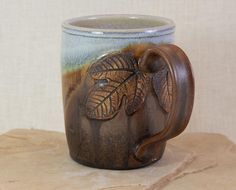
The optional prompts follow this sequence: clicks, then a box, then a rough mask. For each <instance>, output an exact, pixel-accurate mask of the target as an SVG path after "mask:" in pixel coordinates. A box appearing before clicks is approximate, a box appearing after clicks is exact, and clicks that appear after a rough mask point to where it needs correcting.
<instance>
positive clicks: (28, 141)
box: [0, 129, 236, 190]
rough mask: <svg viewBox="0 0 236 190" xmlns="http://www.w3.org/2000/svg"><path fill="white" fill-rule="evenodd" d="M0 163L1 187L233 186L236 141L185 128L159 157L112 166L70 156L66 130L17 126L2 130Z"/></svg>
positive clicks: (168, 189)
mask: <svg viewBox="0 0 236 190" xmlns="http://www.w3.org/2000/svg"><path fill="white" fill-rule="evenodd" d="M0 168H1V170H0V189H1V190H22V189H35V190H41V189H42V190H44V189H48V190H51V189H59V190H60V189H63V190H64V189H70V190H78V189H83V190H151V189H158V190H159V189H165V190H178V189H180V190H182V189H191V190H199V189H206V190H208V189H209V190H212V189H214V190H222V189H234V188H235V187H236V181H235V178H236V146H235V144H233V143H232V142H230V141H229V140H228V139H227V138H226V137H224V136H222V135H218V134H205V133H193V134H191V133H190V134H184V135H181V136H180V137H178V138H175V139H173V140H170V141H169V142H168V144H167V147H166V151H165V153H164V156H163V159H161V160H160V161H158V162H157V163H155V164H152V165H150V166H148V167H146V168H141V169H135V170H128V171H111V170H101V169H95V168H90V167H86V166H83V165H80V164H77V163H75V162H72V161H71V158H70V157H69V154H68V149H67V143H66V138H65V134H63V133H59V132H49V131H41V130H25V129H24V130H23V129H16V130H13V131H10V132H8V133H6V134H3V135H1V136H0Z"/></svg>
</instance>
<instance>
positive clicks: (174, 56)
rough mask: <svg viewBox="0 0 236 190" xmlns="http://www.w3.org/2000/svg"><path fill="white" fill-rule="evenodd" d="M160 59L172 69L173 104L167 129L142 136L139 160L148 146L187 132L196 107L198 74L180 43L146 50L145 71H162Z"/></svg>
mask: <svg viewBox="0 0 236 190" xmlns="http://www.w3.org/2000/svg"><path fill="white" fill-rule="evenodd" d="M160 62H162V64H164V66H165V67H166V68H167V69H168V74H169V77H170V80H171V82H172V94H171V96H172V97H171V100H172V103H171V106H170V108H169V112H168V115H167V120H166V123H165V127H164V129H163V130H162V131H160V132H159V133H157V134H155V135H153V136H151V137H147V138H144V139H142V140H141V142H139V143H138V144H137V145H136V146H135V150H134V157H135V158H136V159H137V160H139V161H142V155H143V154H144V151H145V148H146V147H147V146H148V145H151V144H153V143H163V142H165V141H167V140H168V139H170V138H173V137H175V136H177V135H179V134H180V133H181V132H183V130H184V129H185V128H186V126H187V124H188V122H189V119H190V115H191V112H192V108H193V101H194V77H193V73H192V69H191V64H190V61H189V59H188V57H187V56H186V54H185V53H184V52H183V50H181V49H180V48H179V47H178V46H176V45H172V44H163V45H157V46H155V47H153V48H150V49H147V50H146V51H145V52H144V54H143V56H142V58H141V59H140V61H139V67H140V69H141V70H142V71H144V72H147V73H150V72H151V73H156V72H158V71H159V70H160V67H159V65H158V64H160ZM152 82H155V81H152Z"/></svg>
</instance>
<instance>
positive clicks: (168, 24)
mask: <svg viewBox="0 0 236 190" xmlns="http://www.w3.org/2000/svg"><path fill="white" fill-rule="evenodd" d="M104 18H108V19H117V18H124V19H137V20H138V19H140V20H141V19H142V20H143V19H144V20H147V21H148V20H149V21H157V22H160V21H161V22H163V25H157V26H153V27H139V28H129V29H117V28H109V29H107V28H96V27H84V26H75V25H73V23H75V22H79V21H89V20H99V19H104ZM124 22H125V21H124ZM62 28H63V31H64V32H66V33H70V34H74V35H85V36H103V37H104V36H105V37H106V36H107V37H137V36H139V37H148V36H161V35H167V34H170V33H173V32H174V29H175V24H174V22H173V21H172V20H171V19H169V18H165V17H160V16H153V15H139V14H104V15H89V16H82V17H76V18H72V19H68V20H65V21H64V22H63V23H62Z"/></svg>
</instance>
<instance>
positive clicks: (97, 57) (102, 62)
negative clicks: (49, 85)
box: [62, 15, 194, 169]
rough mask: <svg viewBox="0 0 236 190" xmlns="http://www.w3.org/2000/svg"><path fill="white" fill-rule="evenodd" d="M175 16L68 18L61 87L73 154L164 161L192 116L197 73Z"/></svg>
mask: <svg viewBox="0 0 236 190" xmlns="http://www.w3.org/2000/svg"><path fill="white" fill-rule="evenodd" d="M173 38H174V24H173V22H172V21H171V20H169V19H166V18H161V17H154V16H141V15H103V16H89V17H82V18H75V19H71V20H68V21H65V22H64V24H63V37H62V86H63V102H64V115H65V128H66V136H67V141H68V145H69V150H70V155H71V157H72V158H73V159H74V160H75V161H77V162H79V163H82V164H84V165H88V166H92V167H97V168H106V169H133V168H139V167H143V166H147V165H149V164H151V163H154V162H156V161H157V160H159V159H160V158H161V157H162V155H163V152H164V150H165V146H166V141H167V140H169V139H170V138H173V137H175V136H177V135H178V134H180V133H181V132H182V131H183V130H184V129H185V127H186V126H187V123H188V121H189V118H190V115H191V111H192V106H193V97H194V80H193V76H192V71H191V67H190V62H189V60H188V58H187V56H186V55H185V53H184V52H183V51H182V50H181V49H180V48H179V47H177V46H175V45H172V44H171V43H173Z"/></svg>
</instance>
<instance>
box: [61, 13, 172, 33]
mask: <svg viewBox="0 0 236 190" xmlns="http://www.w3.org/2000/svg"><path fill="white" fill-rule="evenodd" d="M63 27H64V28H67V29H73V30H79V31H87V32H94V31H95V32H113V33H114V32H119V33H122V32H125V33H127V32H146V31H160V30H167V29H172V28H174V23H173V21H172V20H170V19H167V18H163V17H157V16H147V15H97V16H87V17H79V18H74V19H70V20H67V21H65V22H64V23H63Z"/></svg>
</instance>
